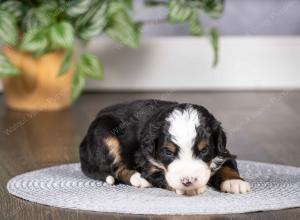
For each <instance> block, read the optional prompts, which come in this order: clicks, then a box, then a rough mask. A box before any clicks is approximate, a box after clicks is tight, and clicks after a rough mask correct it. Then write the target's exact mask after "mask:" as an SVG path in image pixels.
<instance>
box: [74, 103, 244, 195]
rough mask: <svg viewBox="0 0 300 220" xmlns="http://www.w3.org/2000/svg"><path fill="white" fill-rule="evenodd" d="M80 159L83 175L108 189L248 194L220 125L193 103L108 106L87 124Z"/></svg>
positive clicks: (192, 193) (203, 109)
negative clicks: (120, 185) (126, 186)
mask: <svg viewBox="0 0 300 220" xmlns="http://www.w3.org/2000/svg"><path fill="white" fill-rule="evenodd" d="M80 160H81V169H82V171H83V172H84V173H85V175H87V176H88V177H91V178H93V179H97V180H101V181H105V182H107V183H108V184H116V183H119V182H120V183H125V184H129V185H132V186H136V187H151V186H153V187H159V188H163V189H168V190H172V191H175V192H176V193H178V194H186V195H196V194H199V193H202V192H204V191H205V188H206V185H207V184H210V185H211V186H213V187H215V188H216V189H218V190H220V191H222V192H228V193H246V192H248V191H250V185H249V183H247V182H246V181H244V180H243V179H242V178H241V177H240V175H239V172H238V169H237V164H236V161H235V157H234V156H233V155H232V154H230V152H229V151H228V150H227V149H226V135H225V133H224V131H223V129H222V127H221V124H220V122H218V121H217V120H216V119H215V118H214V116H213V115H212V114H210V113H209V112H208V111H207V110H206V109H205V108H204V107H202V106H199V105H194V104H187V103H183V104H180V103H177V102H168V101H161V100H138V101H134V102H130V103H123V104H117V105H112V106H109V107H107V108H105V109H103V110H101V111H100V112H99V113H98V115H97V117H96V119H95V120H94V121H93V122H92V123H91V125H90V127H89V129H88V132H87V134H86V136H85V137H84V139H83V141H82V143H81V145H80Z"/></svg>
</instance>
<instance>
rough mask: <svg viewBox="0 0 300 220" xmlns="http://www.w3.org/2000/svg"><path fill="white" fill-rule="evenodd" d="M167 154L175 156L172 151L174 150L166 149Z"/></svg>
mask: <svg viewBox="0 0 300 220" xmlns="http://www.w3.org/2000/svg"><path fill="white" fill-rule="evenodd" d="M166 155H168V156H173V155H174V152H172V151H170V150H168V149H166Z"/></svg>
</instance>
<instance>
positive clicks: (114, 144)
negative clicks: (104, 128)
mask: <svg viewBox="0 0 300 220" xmlns="http://www.w3.org/2000/svg"><path fill="white" fill-rule="evenodd" d="M104 142H105V144H106V146H107V147H108V150H109V154H111V155H112V156H113V157H114V162H113V164H116V163H118V162H120V161H121V155H120V143H119V140H118V139H117V138H116V137H114V136H112V135H109V136H108V137H106V138H105V139H104Z"/></svg>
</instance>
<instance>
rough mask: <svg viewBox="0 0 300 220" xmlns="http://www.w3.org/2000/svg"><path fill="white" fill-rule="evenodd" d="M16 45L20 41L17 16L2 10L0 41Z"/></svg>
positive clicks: (0, 11)
mask: <svg viewBox="0 0 300 220" xmlns="http://www.w3.org/2000/svg"><path fill="white" fill-rule="evenodd" d="M1 41H2V42H3V43H5V44H8V45H11V46H15V45H16V44H17V41H18V30H17V25H16V18H15V16H14V15H13V14H9V13H8V12H6V11H2V10H0V43H1Z"/></svg>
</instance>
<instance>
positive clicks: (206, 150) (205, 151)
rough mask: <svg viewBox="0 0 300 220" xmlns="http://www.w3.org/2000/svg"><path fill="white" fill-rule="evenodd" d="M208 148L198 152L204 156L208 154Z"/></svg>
mask: <svg viewBox="0 0 300 220" xmlns="http://www.w3.org/2000/svg"><path fill="white" fill-rule="evenodd" d="M208 150H209V149H208V147H205V148H203V149H202V150H201V151H200V152H201V153H202V154H206V153H208Z"/></svg>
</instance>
